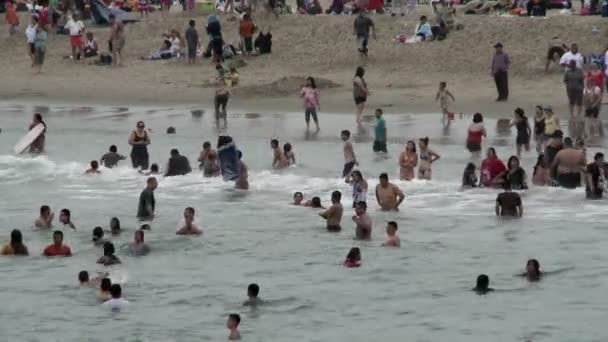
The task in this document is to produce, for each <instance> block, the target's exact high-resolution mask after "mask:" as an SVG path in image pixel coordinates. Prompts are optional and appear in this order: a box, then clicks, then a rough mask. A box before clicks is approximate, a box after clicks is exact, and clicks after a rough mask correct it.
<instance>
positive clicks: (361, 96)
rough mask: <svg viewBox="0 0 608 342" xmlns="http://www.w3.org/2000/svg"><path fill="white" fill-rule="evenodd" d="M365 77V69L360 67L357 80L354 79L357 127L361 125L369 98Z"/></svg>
mask: <svg viewBox="0 0 608 342" xmlns="http://www.w3.org/2000/svg"><path fill="white" fill-rule="evenodd" d="M363 76H365V69H363V67H358V68H357V71H356V72H355V78H354V79H353V96H354V98H355V105H356V106H357V125H360V124H361V117H362V115H363V111H364V110H365V104H366V103H367V97H368V96H369V90H368V89H367V83H366V82H365V79H364V78H363Z"/></svg>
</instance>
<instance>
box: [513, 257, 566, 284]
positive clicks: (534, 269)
mask: <svg viewBox="0 0 608 342" xmlns="http://www.w3.org/2000/svg"><path fill="white" fill-rule="evenodd" d="M571 269H573V267H569V268H564V269H561V270H556V271H552V272H545V271H543V269H542V268H541V267H540V262H538V260H536V259H529V260H528V261H527V262H526V271H525V272H524V273H522V274H519V276H522V277H525V278H526V279H527V280H528V281H529V282H537V281H540V280H541V278H543V277H544V276H546V275H550V274H557V273H562V272H564V271H569V270H571Z"/></svg>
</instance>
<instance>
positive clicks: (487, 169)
mask: <svg viewBox="0 0 608 342" xmlns="http://www.w3.org/2000/svg"><path fill="white" fill-rule="evenodd" d="M486 153H487V157H486V159H484V160H483V161H482V162H481V177H479V178H480V180H479V185H480V186H484V187H494V186H496V185H497V183H496V178H497V177H498V175H500V174H501V173H503V172H505V171H506V170H507V167H506V166H505V164H504V163H503V162H502V160H500V159H498V156H497V155H496V150H495V149H494V147H490V148H488V151H487V152H486Z"/></svg>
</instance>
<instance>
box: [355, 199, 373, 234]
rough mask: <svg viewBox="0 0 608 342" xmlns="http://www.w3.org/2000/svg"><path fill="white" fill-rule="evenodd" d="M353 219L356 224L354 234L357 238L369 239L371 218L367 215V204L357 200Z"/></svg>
mask: <svg viewBox="0 0 608 342" xmlns="http://www.w3.org/2000/svg"><path fill="white" fill-rule="evenodd" d="M353 221H354V222H355V224H356V225H357V227H356V228H355V236H356V238H357V239H359V240H370V239H371V238H372V219H371V218H370V217H369V215H367V204H365V202H357V204H356V206H355V215H353Z"/></svg>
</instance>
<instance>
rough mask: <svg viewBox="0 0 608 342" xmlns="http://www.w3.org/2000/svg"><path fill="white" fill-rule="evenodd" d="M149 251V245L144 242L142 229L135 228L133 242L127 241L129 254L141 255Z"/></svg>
mask: <svg viewBox="0 0 608 342" xmlns="http://www.w3.org/2000/svg"><path fill="white" fill-rule="evenodd" d="M148 253H150V246H148V244H146V243H145V242H144V231H143V230H136V231H135V237H134V240H133V242H131V243H129V254H131V255H132V256H142V255H146V254H148Z"/></svg>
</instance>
